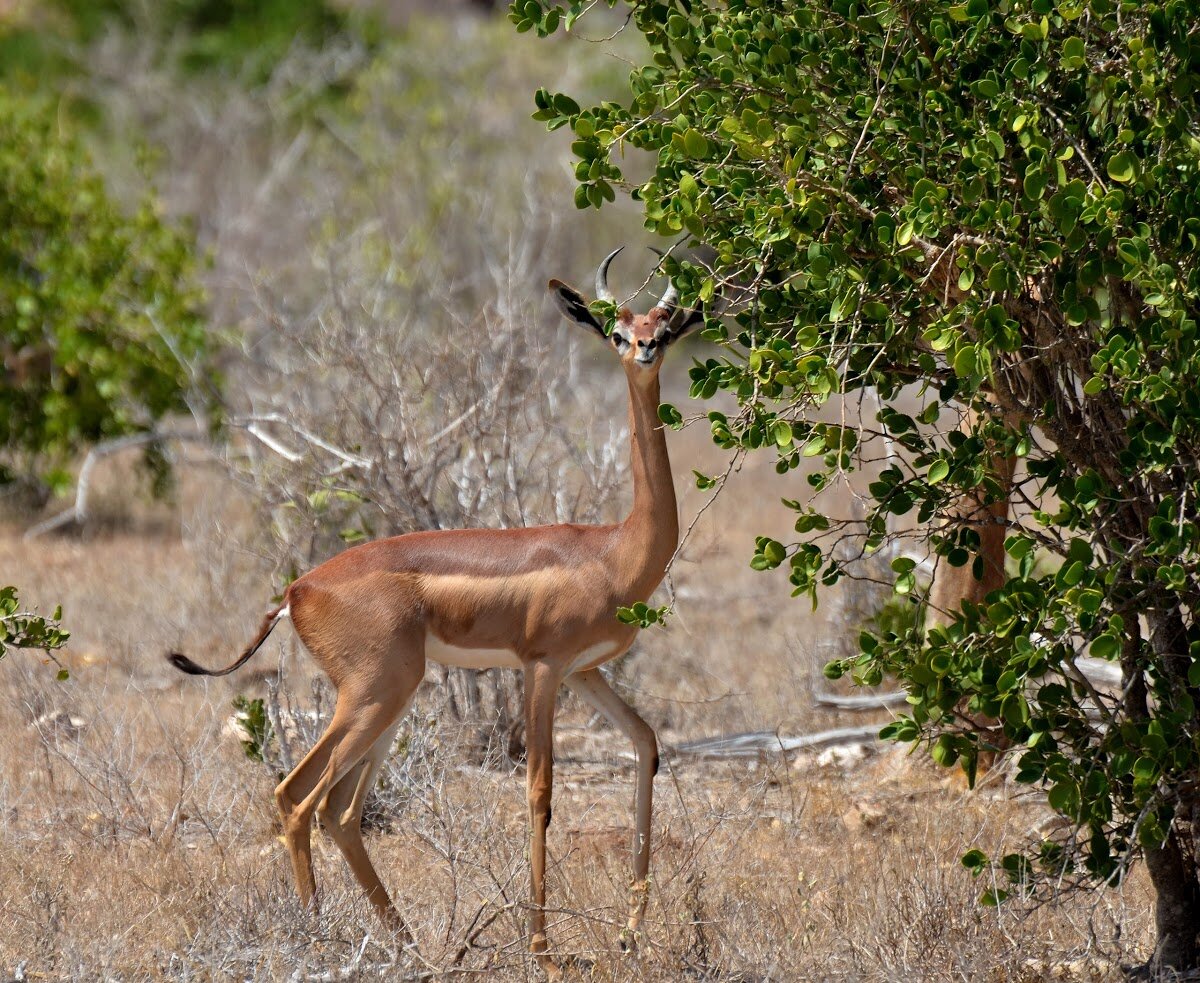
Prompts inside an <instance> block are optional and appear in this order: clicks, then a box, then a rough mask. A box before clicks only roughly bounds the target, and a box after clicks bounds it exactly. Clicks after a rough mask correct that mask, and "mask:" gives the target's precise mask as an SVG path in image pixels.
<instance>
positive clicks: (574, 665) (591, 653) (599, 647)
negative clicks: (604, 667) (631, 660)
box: [567, 642, 621, 676]
mask: <svg viewBox="0 0 1200 983" xmlns="http://www.w3.org/2000/svg"><path fill="white" fill-rule="evenodd" d="M620 651H621V645H620V644H619V643H617V644H613V643H612V642H597V643H596V644H595V645H589V646H588V647H587V648H585V649H584V650H583V651H582V652H580V653H579V654H578V655H577V656H575V658H574V659H572V660H571V667H570V668H569V669H568V670H567V675H568V676H569V675H571V673H573V672H579V670H580V669H586V668H587V667H588V666H590V665H591V664H592V663H593V662H607V661H608V660H609V659H612V658H615V657H616V656H617V655H618V654H619V653H620Z"/></svg>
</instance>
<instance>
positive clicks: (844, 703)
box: [813, 690, 908, 710]
mask: <svg viewBox="0 0 1200 983" xmlns="http://www.w3.org/2000/svg"><path fill="white" fill-rule="evenodd" d="M907 702H908V694H907V693H905V692H904V691H903V690H901V691H899V692H895V693H868V694H867V695H866V696H839V695H837V694H836V693H814V694H813V703H815V704H816V705H817V706H819V707H836V708H837V709H839V710H880V709H883V708H885V707H897V706H903V705H904V704H905V703H907Z"/></svg>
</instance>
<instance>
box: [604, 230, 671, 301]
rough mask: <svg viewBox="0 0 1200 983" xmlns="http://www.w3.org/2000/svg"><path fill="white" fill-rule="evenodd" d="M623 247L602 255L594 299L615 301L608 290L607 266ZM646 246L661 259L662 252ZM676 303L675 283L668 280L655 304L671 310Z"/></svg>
mask: <svg viewBox="0 0 1200 983" xmlns="http://www.w3.org/2000/svg"><path fill="white" fill-rule="evenodd" d="M624 248H625V247H624V246H617V248H616V249H614V250H613V251H612V252H611V253H609V254H608V255H607V256H605V257H604V260H603V261H602V262H601V263H600V265H599V266H598V267H597V268H596V299H597V300H602V301H604V302H605V303H607V304H612V303H614V302H615V298H614V297H613V292H612V291H611V290H609V288H608V267H609V265H610V264H611V263H612V261H613V260H614V259H616V256H617V253H619V252H620V251H621V250H622V249H624ZM648 248H649V249H650V251H651V252H653V253H657V254H658V257H659V259H662V256H663V254H662V253H661V252H659V251H658V250H657V249H655V248H654V247H653V246H650V247H648ZM678 303H679V291H678V290H676V289H675V284H673V283H671V282H670V281H669V280H668V281H667V289H666V292H665V293H664V294H663V295H662V299H661V300H659V302H658V303H657V304H656V305H655V306H656V307H662V308H664V309H666V310H667V311H673V310H674V309H675V305H676V304H678Z"/></svg>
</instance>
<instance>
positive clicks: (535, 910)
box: [525, 662, 561, 979]
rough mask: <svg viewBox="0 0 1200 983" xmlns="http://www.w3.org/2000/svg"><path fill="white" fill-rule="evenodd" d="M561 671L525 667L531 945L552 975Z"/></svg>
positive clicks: (554, 976) (555, 969)
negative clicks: (550, 882) (549, 914)
mask: <svg viewBox="0 0 1200 983" xmlns="http://www.w3.org/2000/svg"><path fill="white" fill-rule="evenodd" d="M560 680H561V677H560V676H559V674H558V673H557V672H556V671H555V670H554V669H552V668H551V667H550V666H547V665H545V664H544V663H537V662H535V663H533V664H532V665H529V666H526V668H525V744H526V761H527V771H526V776H527V777H526V786H527V792H528V798H529V871H530V872H529V895H530V905H531V907H530V911H529V949H530V951H531V952H533V953H535V954H536V955H537V957H538V962H539V963H541V965H542V969H543V970H545V972H546V975H547V976H549V977H550V978H551V979H557V978H559V976H560V975H561V971H560V970H559V968H558V967H557V966H556V965H555V964H554V963H553V961H552V960H551V959H550V957H549V956H547V955H546V954H545V953H546V948H547V945H548V943H547V940H546V907H545V906H546V827H547V826H549V825H550V797H551V793H552V789H553V783H554V702H555V698H556V697H557V695H558V684H559V682H560Z"/></svg>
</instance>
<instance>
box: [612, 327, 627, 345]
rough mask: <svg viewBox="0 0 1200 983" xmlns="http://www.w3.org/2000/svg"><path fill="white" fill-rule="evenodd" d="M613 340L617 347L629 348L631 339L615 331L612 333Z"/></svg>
mask: <svg viewBox="0 0 1200 983" xmlns="http://www.w3.org/2000/svg"><path fill="white" fill-rule="evenodd" d="M612 340H613V344H614V345H616V347H617V348H628V347H629V339H628V338H626V337H625V336H624V335H622V334H617V332H615V331H614V332H613V334H612Z"/></svg>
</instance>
